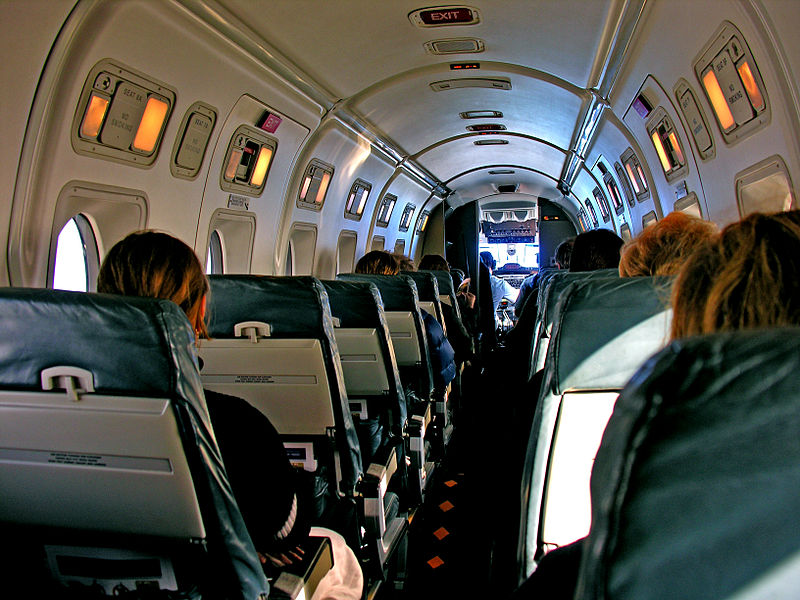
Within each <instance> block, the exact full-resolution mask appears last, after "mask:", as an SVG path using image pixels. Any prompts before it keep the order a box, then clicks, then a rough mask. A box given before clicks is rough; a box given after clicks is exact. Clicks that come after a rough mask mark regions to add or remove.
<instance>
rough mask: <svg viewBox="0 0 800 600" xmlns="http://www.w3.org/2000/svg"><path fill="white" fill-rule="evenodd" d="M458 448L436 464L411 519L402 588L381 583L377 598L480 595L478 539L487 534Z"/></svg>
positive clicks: (482, 560) (482, 561) (483, 557)
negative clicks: (420, 503)
mask: <svg viewBox="0 0 800 600" xmlns="http://www.w3.org/2000/svg"><path fill="white" fill-rule="evenodd" d="M455 442H456V440H455V437H454V439H453V442H452V443H455ZM457 450H458V449H457V448H452V449H451V452H450V453H449V457H448V460H446V461H445V462H444V463H443V464H441V465H440V466H439V467H438V469H437V471H436V473H435V477H434V480H433V482H432V484H431V485H432V489H430V490H429V491H428V494H427V496H426V499H425V503H424V505H423V506H422V507H421V508H420V509H419V510H418V511H417V513H416V515H415V516H414V519H413V521H412V522H411V527H410V532H409V550H408V578H407V580H406V585H405V588H404V589H403V590H400V591H395V590H391V589H390V586H389V585H386V586H382V588H381V589H380V590H379V592H378V595H377V597H376V600H402V599H415V600H416V599H426V598H443V599H444V598H455V597H460V596H462V595H464V597H470V598H472V597H481V591H482V590H483V589H484V588H485V583H484V579H485V578H486V577H488V565H489V550H488V544H487V543H485V542H484V541H482V540H483V539H485V537H486V536H485V535H484V534H483V532H484V531H485V529H484V527H483V525H482V521H483V516H482V514H481V512H482V511H480V510H479V509H478V508H477V506H476V490H475V489H473V488H472V487H471V485H470V484H471V481H470V473H469V471H467V472H465V470H464V469H463V468H462V466H463V464H462V459H463V457H461V456H459V454H461V453H459V452H457ZM473 487H474V486H473ZM484 597H485V596H484Z"/></svg>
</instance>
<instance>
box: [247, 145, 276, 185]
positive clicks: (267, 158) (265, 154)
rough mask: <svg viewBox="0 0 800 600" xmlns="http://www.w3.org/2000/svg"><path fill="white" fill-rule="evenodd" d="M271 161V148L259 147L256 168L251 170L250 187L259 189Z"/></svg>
mask: <svg viewBox="0 0 800 600" xmlns="http://www.w3.org/2000/svg"><path fill="white" fill-rule="evenodd" d="M271 161H272V148H270V147H269V146H261V150H259V151H258V159H257V160H256V168H255V169H253V176H252V177H251V178H250V185H254V186H255V187H261V186H262V185H263V184H264V178H265V177H266V176H267V169H269V163H270V162H271Z"/></svg>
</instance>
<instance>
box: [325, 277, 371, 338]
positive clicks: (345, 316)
mask: <svg viewBox="0 0 800 600" xmlns="http://www.w3.org/2000/svg"><path fill="white" fill-rule="evenodd" d="M321 283H322V285H323V286H325V291H327V292H328V300H329V301H330V305H331V313H332V314H333V316H334V317H336V318H338V319H339V324H340V325H341V326H342V327H356V328H363V327H371V328H372V327H374V328H377V327H383V326H384V324H385V322H386V321H385V319H382V318H381V317H382V311H380V312H379V308H378V307H379V306H380V307H381V308H382V307H383V301H382V300H381V295H380V292H378V288H377V287H376V286H375V284H374V283H367V282H364V281H338V280H337V281H322V282H321Z"/></svg>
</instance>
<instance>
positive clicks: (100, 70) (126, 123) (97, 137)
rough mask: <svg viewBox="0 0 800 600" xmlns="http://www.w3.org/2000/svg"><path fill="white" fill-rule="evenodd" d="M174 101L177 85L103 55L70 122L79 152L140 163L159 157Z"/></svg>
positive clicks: (90, 76)
mask: <svg viewBox="0 0 800 600" xmlns="http://www.w3.org/2000/svg"><path fill="white" fill-rule="evenodd" d="M174 104H175V91H174V90H173V89H172V88H170V87H168V86H167V85H166V84H163V83H160V82H158V81H156V80H154V79H152V78H150V77H148V76H146V75H143V74H142V73H139V72H138V71H134V70H133V69H131V68H129V67H125V66H123V65H121V64H120V63H116V62H113V61H110V60H103V61H100V62H99V63H97V64H96V65H95V66H94V67H93V68H92V70H91V71H90V72H89V75H88V77H87V78H86V82H85V83H84V86H83V91H82V92H81V96H80V100H79V101H78V106H77V108H76V109H75V117H74V118H73V122H72V131H71V140H72V147H73V149H74V150H75V151H76V152H77V153H79V154H85V155H88V156H99V157H102V158H106V159H110V160H115V161H119V162H125V163H130V164H133V165H138V166H143V167H146V166H149V165H151V164H153V162H155V160H156V157H157V156H158V150H159V148H160V145H161V141H162V137H163V135H164V129H165V128H166V124H167V121H168V120H169V117H170V114H171V113H172V108H173V106H174Z"/></svg>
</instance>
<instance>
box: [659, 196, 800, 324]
mask: <svg viewBox="0 0 800 600" xmlns="http://www.w3.org/2000/svg"><path fill="white" fill-rule="evenodd" d="M798 257H800V211H797V210H793V211H790V212H783V213H777V214H771V215H765V214H760V213H756V214H752V215H750V216H748V217H746V218H745V219H743V220H741V221H739V222H737V223H733V224H731V225H728V226H727V227H725V229H723V230H722V232H721V233H719V234H717V235H715V236H714V237H712V238H711V239H710V240H709V241H708V242H707V243H706V244H704V245H703V246H701V247H700V248H699V249H698V250H697V251H696V252H695V253H694V254H693V255H692V256H691V257H690V258H689V260H688V261H687V263H686V265H685V266H684V268H683V269H682V270H681V272H680V274H679V275H678V278H677V280H676V281H675V285H674V286H673V290H672V309H673V317H672V338H673V339H677V338H682V337H686V336H690V335H699V334H704V333H713V332H717V331H734V330H738V329H752V328H757V327H776V326H784V325H800V258H798Z"/></svg>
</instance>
